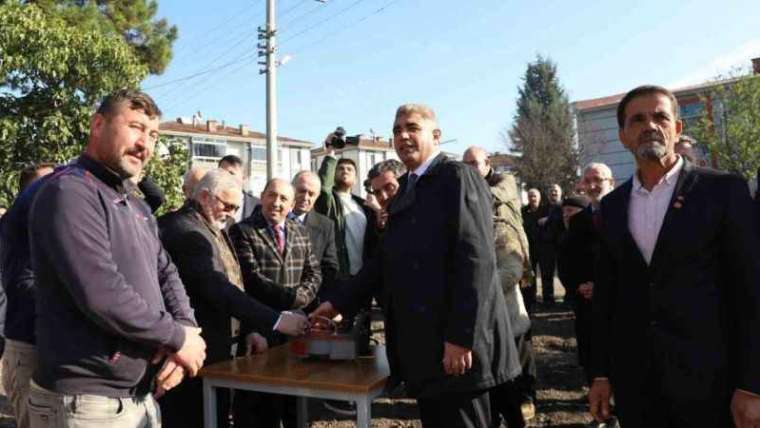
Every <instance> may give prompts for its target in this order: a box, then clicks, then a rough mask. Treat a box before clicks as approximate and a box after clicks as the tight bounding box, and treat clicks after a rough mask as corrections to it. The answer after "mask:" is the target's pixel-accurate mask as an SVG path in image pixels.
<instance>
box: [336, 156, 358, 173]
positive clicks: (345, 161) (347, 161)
mask: <svg viewBox="0 0 760 428" xmlns="http://www.w3.org/2000/svg"><path fill="white" fill-rule="evenodd" d="M343 164H349V165H351V166H352V167H354V171H356V162H354V160H353V159H349V158H340V159H338V165H337V166H341V165H343Z"/></svg>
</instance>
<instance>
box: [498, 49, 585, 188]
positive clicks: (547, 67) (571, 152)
mask: <svg viewBox="0 0 760 428" xmlns="http://www.w3.org/2000/svg"><path fill="white" fill-rule="evenodd" d="M519 94H520V96H519V98H518V100H517V113H515V117H514V119H513V125H512V129H511V130H510V131H509V133H508V140H509V141H507V143H508V144H509V143H511V147H510V148H511V151H512V152H514V153H516V154H517V155H518V159H517V160H516V163H515V169H516V172H517V175H518V176H519V177H520V179H521V180H522V181H523V183H525V185H526V186H527V187H528V188H531V187H535V188H538V189H540V190H542V191H545V190H546V189H547V188H548V187H549V186H551V185H552V184H555V183H557V184H559V185H560V186H561V187H562V189H563V190H565V191H566V192H567V191H569V190H571V189H572V188H573V184H574V182H575V180H576V179H577V173H578V155H577V151H576V149H575V145H574V142H573V132H574V131H573V121H572V115H571V111H570V103H569V102H568V99H567V95H566V94H565V91H564V89H562V86H561V85H560V83H559V78H558V77H557V66H556V64H554V63H553V62H552V61H551V60H550V59H549V58H543V57H541V56H538V57H537V59H536V61H535V62H532V63H529V64H528V68H527V70H526V71H525V76H524V77H523V86H522V87H521V88H520V89H519Z"/></svg>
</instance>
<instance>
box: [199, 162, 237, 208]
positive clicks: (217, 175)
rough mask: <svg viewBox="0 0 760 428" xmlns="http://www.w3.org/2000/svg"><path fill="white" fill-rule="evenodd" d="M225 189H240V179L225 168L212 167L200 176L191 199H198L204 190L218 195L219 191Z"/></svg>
mask: <svg viewBox="0 0 760 428" xmlns="http://www.w3.org/2000/svg"><path fill="white" fill-rule="evenodd" d="M225 189H238V190H240V180H238V179H237V178H236V177H235V176H234V175H232V174H230V173H229V172H228V171H227V170H225V169H221V168H216V169H212V170H210V171H209V172H207V173H206V175H204V176H203V178H201V181H199V182H198V184H197V185H196V186H195V190H194V191H193V199H194V200H196V201H198V200H199V199H200V195H201V193H202V192H203V191H204V190H205V191H207V192H208V193H210V194H212V195H218V194H219V192H221V191H222V190H225Z"/></svg>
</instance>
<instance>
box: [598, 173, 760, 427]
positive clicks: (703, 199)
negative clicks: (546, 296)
mask: <svg viewBox="0 0 760 428" xmlns="http://www.w3.org/2000/svg"><path fill="white" fill-rule="evenodd" d="M631 188H632V180H629V181H627V182H626V183H625V184H623V185H621V186H620V187H618V188H617V189H615V190H614V191H613V192H612V193H610V194H609V195H607V196H605V198H604V199H603V200H602V204H601V222H600V223H601V224H600V236H601V240H600V245H601V249H600V256H599V260H598V265H597V278H596V284H595V286H594V297H593V311H594V334H593V340H592V372H593V376H594V377H598V376H608V377H609V378H610V380H611V382H612V385H613V389H614V393H615V399H616V402H617V404H618V406H619V410H620V411H621V412H622V413H619V415H620V416H621V422H622V423H625V420H624V418H626V417H634V418H635V417H636V415H640V414H642V412H646V411H647V408H648V407H651V405H650V404H648V399H649V398H648V397H650V396H651V395H652V394H653V393H656V394H657V395H658V396H660V397H663V398H662V400H664V401H665V402H667V405H668V406H671V407H672V409H675V410H673V411H674V412H679V411H680V412H682V414H681V415H680V417H682V418H683V420H684V421H689V422H688V426H691V427H711V428H714V427H719V426H725V425H724V424H725V423H727V417H728V402H729V400H730V396H731V393H732V391H733V390H734V389H736V388H741V389H745V390H748V391H751V392H754V393H756V394H757V393H760V364H758V361H760V334H759V333H758V332H760V316H759V315H758V313H759V311H760V286H759V285H760V284H759V283H758V280H759V279H760V266H759V265H760V253H759V251H758V250H759V248H758V240H757V237H756V236H757V235H756V234H755V227H754V212H753V206H752V203H751V200H750V197H749V192H748V189H747V185H746V183H745V182H744V181H743V180H741V179H740V178H738V177H735V176H733V175H729V174H726V173H723V172H718V171H714V170H709V169H704V168H698V167H694V166H693V165H691V164H690V163H688V162H686V163H685V164H684V166H683V169H682V171H681V173H680V175H679V177H678V179H677V182H676V187H675V190H674V192H673V197H672V199H671V202H670V205H669V207H668V209H667V213H666V215H665V218H664V221H663V223H662V227H661V229H660V232H659V235H658V238H657V243H656V245H655V249H654V253H653V254H652V260H651V262H650V264H649V265H647V263H646V262H645V260H644V258H643V256H642V255H641V252H640V250H639V248H638V246H637V245H636V243H635V241H634V239H633V237H632V235H631V232H630V230H629V226H628V221H629V204H630V196H631ZM633 214H634V215H635V213H633ZM662 400H661V401H662ZM716 405H717V406H722V409H719V411H718V412H713V413H709V411H710V409H712V408H714V407H715V406H716ZM679 409H680V410H679ZM724 417H725V418H724ZM717 418H721V419H720V420H718V419H717ZM625 425H626V426H628V425H629V424H628V423H625ZM631 426H637V423H636V422H633V423H632V424H631Z"/></svg>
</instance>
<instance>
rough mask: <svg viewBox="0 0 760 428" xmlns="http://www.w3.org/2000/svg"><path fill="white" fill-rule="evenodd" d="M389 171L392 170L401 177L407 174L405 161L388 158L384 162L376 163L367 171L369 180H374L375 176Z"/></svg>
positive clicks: (396, 175)
mask: <svg viewBox="0 0 760 428" xmlns="http://www.w3.org/2000/svg"><path fill="white" fill-rule="evenodd" d="M388 171H390V172H392V173H393V175H394V176H395V177H396V178H399V177H401V176H402V175H404V174H406V167H405V166H404V164H403V163H401V162H399V161H397V160H396V159H386V160H384V161H382V162H378V163H376V164H374V165H373V166H372V168H370V170H369V172H368V173H367V180H372V179H373V178H375V177H379V176H381V175H383V174H385V173H386V172H388Z"/></svg>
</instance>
